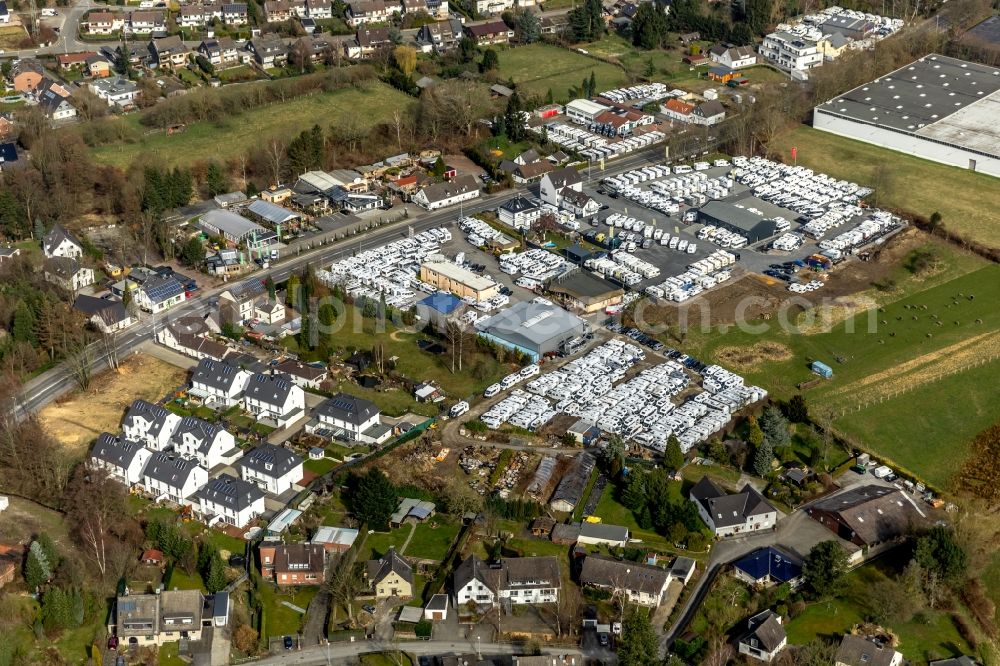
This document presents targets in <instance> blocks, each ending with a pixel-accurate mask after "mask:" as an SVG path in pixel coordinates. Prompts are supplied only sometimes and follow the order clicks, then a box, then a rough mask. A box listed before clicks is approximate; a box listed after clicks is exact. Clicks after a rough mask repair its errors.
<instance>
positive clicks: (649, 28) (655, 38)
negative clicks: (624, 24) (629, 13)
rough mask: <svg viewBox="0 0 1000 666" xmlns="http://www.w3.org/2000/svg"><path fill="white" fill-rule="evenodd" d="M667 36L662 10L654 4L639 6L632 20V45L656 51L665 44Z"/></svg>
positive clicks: (665, 17)
mask: <svg viewBox="0 0 1000 666" xmlns="http://www.w3.org/2000/svg"><path fill="white" fill-rule="evenodd" d="M668 34H669V26H668V22H667V16H666V14H664V13H663V9H662V8H661V7H660V6H659V5H658V4H657V3H655V2H644V3H642V4H640V5H639V9H638V10H636V13H635V18H634V19H633V20H632V44H634V45H635V46H638V47H639V48H642V49H647V50H649V49H657V48H660V47H661V46H662V45H663V44H664V43H665V42H666V40H667V35H668Z"/></svg>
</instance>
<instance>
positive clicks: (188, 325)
mask: <svg viewBox="0 0 1000 666" xmlns="http://www.w3.org/2000/svg"><path fill="white" fill-rule="evenodd" d="M214 332H215V331H213V330H212V329H211V328H210V327H209V323H208V321H206V320H205V319H202V318H201V317H179V318H177V319H174V320H173V321H171V322H170V323H168V324H167V325H166V326H164V327H163V328H161V329H159V330H157V331H156V341H157V342H159V343H160V344H161V345H163V346H164V347H167V348H169V349H173V350H174V351H178V352H180V353H182V354H184V355H186V356H191V357H192V358H196V359H199V360H201V359H211V360H216V361H220V360H222V359H224V358H225V357H226V355H228V354H229V347H228V346H226V345H224V344H223V343H221V342H216V341H215V340H213V339H211V338H210V337H208V335H207V334H208V333H214Z"/></svg>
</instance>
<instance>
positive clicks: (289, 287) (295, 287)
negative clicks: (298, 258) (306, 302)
mask: <svg viewBox="0 0 1000 666" xmlns="http://www.w3.org/2000/svg"><path fill="white" fill-rule="evenodd" d="M301 291H302V281H301V280H299V276H298V275H295V274H294V273H293V274H292V275H290V276H289V277H288V283H287V284H286V285H285V305H287V306H288V307H290V308H295V309H296V310H297V309H299V307H300V305H301V303H300V296H301Z"/></svg>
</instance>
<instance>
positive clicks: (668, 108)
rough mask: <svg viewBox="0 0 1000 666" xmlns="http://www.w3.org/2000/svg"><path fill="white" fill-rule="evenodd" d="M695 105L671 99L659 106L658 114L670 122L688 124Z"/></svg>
mask: <svg viewBox="0 0 1000 666" xmlns="http://www.w3.org/2000/svg"><path fill="white" fill-rule="evenodd" d="M694 109H695V105H694V104H689V103H688V102H685V101H683V100H680V99H677V98H676V97H672V98H670V99H668V100H667V101H666V102H665V103H663V104H661V105H660V112H661V113H663V115H665V116H666V117H667V118H670V119H671V120H677V121H680V122H682V123H690V122H692V120H691V114H692V113H694Z"/></svg>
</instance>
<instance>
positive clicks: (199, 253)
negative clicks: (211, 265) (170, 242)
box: [181, 236, 205, 268]
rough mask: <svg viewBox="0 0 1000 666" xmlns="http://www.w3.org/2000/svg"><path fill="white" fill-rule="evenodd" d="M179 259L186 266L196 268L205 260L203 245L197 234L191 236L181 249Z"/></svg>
mask: <svg viewBox="0 0 1000 666" xmlns="http://www.w3.org/2000/svg"><path fill="white" fill-rule="evenodd" d="M181 259H182V260H183V261H184V263H185V264H187V265H188V266H192V267H194V268H197V267H199V266H201V264H202V263H203V262H204V261H205V245H204V243H202V242H201V238H199V237H198V236H192V237H191V238H189V239H188V241H187V243H185V244H184V248H183V249H182V250H181Z"/></svg>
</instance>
